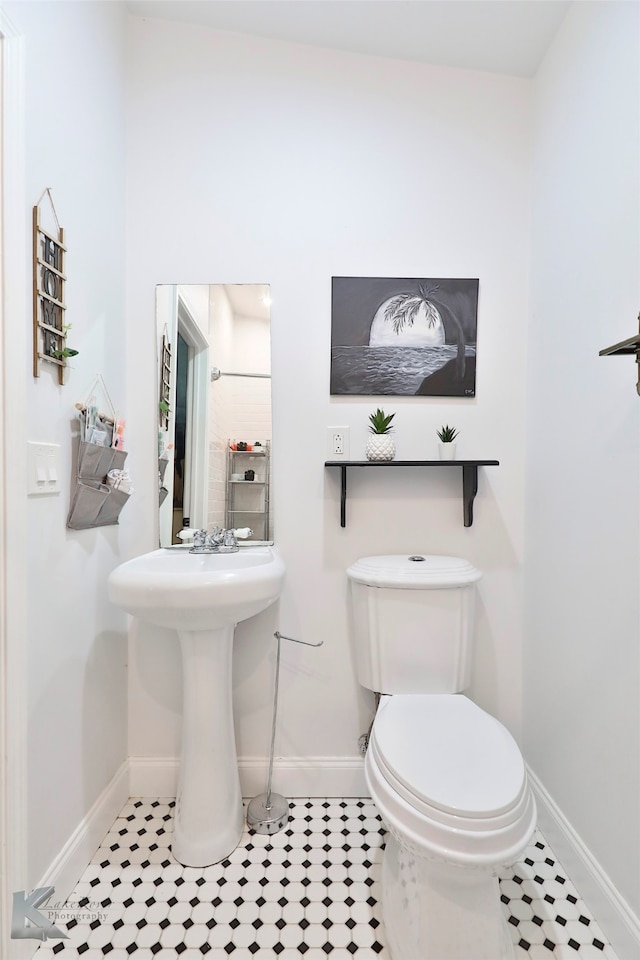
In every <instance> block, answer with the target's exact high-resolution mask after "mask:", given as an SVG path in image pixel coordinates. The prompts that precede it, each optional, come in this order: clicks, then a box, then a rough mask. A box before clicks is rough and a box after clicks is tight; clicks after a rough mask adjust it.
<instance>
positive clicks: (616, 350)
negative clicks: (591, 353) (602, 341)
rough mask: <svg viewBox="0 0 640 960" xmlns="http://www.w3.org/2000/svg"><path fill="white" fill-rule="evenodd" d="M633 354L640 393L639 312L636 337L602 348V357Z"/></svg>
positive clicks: (638, 391)
mask: <svg viewBox="0 0 640 960" xmlns="http://www.w3.org/2000/svg"><path fill="white" fill-rule="evenodd" d="M627 354H632V355H634V356H635V358H636V364H637V365H638V377H637V382H636V391H637V393H638V394H640V313H639V314H638V333H637V334H636V335H635V337H629V339H628V340H621V341H620V343H614V344H613V346H612V347H605V348H604V350H601V351H600V353H599V356H601V357H622V356H625V355H627Z"/></svg>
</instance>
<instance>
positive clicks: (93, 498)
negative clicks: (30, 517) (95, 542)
mask: <svg viewBox="0 0 640 960" xmlns="http://www.w3.org/2000/svg"><path fill="white" fill-rule="evenodd" d="M98 386H99V387H101V388H102V390H103V392H104V395H105V399H106V401H107V404H108V407H109V410H108V412H102V411H99V410H98V407H97V405H96V402H95V396H94V390H95V388H96V387H98ZM76 407H77V408H78V410H79V411H80V413H79V419H80V438H79V440H78V453H77V461H76V486H75V491H74V494H73V497H72V499H71V507H70V509H69V516H68V518H67V527H68V528H69V529H70V530H87V529H89V528H91V527H105V526H110V525H112V524H115V523H118V518H119V516H120V511H121V510H122V508H123V507H124V505H125V503H126V502H127V500H128V499H129V496H130V492H129V490H130V486H129V479H128V476H126V474H125V472H124V464H125V460H126V459H127V454H126V452H125V451H124V450H123V449H122V448H121V447H119V446H118V442H119V440H118V438H119V433H118V426H119V424H123V423H124V421H121V420H118V418H117V417H116V411H115V408H114V406H113V404H112V402H111V398H110V396H109V392H108V390H107V388H106V385H105V382H104V380H103V379H102V376H101V375H100V374H98V376H97V377H96V378H95V380H94V381H93V383H92V385H91V387H90V388H89V390H88V394H87V399H86V400H85V401H84V402H83V403H77V404H76ZM96 441H99V442H96ZM114 441H115V445H114ZM111 471H115V473H111Z"/></svg>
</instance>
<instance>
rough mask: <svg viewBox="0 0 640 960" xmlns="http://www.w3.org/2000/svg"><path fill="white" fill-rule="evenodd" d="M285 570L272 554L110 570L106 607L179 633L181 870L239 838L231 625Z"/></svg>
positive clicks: (149, 556) (271, 594)
mask: <svg viewBox="0 0 640 960" xmlns="http://www.w3.org/2000/svg"><path fill="white" fill-rule="evenodd" d="M283 580H284V563H283V562H282V559H281V558H280V555H279V554H278V552H277V551H276V550H274V549H273V547H268V546H255V547H253V546H251V547H242V548H241V550H239V551H238V553H189V551H188V550H154V551H153V553H146V554H144V555H143V556H141V557H136V558H135V559H134V560H129V561H128V562H127V563H123V564H121V566H119V567H117V568H116V569H115V570H114V571H113V572H112V574H111V576H110V577H109V599H110V600H111V602H112V603H115V604H116V606H118V607H121V608H122V609H123V610H126V611H127V613H130V614H132V615H133V616H134V617H138V618H139V619H140V620H144V621H146V622H147V623H151V624H153V625H155V626H160V627H168V628H170V629H173V630H176V631H177V632H178V637H179V640H180V649H181V651H182V688H183V697H182V750H181V756H180V774H179V778H178V790H177V798H176V809H175V822H174V831H173V843H172V845H171V851H172V853H173V855H174V857H175V858H176V860H178V861H179V862H180V863H183V864H185V866H190V867H206V866H208V865H209V864H212V863H218V862H219V861H220V860H224V859H225V857H228V856H229V854H230V853H232V852H233V850H234V849H235V848H236V846H237V845H238V842H239V840H240V837H241V835H242V827H243V809H242V795H241V793H240V777H239V774H238V760H237V755H236V743H235V734H234V728H233V702H232V697H231V692H232V666H233V632H234V629H235V625H236V623H238V622H239V621H240V620H247V619H249V617H253V616H255V615H256V614H257V613H260V612H261V611H262V610H265V609H266V608H267V607H269V606H270V605H271V604H272V603H274V602H275V601H276V600H277V599H278V597H279V596H280V591H281V589H282V583H283Z"/></svg>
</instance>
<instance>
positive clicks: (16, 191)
mask: <svg viewBox="0 0 640 960" xmlns="http://www.w3.org/2000/svg"><path fill="white" fill-rule="evenodd" d="M0 42H1V43H2V91H1V94H0V98H1V101H2V108H1V109H2V119H1V146H0V164H1V176H0V180H1V191H2V195H1V198H0V206H1V221H2V222H1V228H0V274H1V276H0V279H1V287H2V296H1V297H0V369H1V371H2V389H1V390H0V441H1V442H0V478H1V482H2V492H1V493H0V702H1V706H0V875H1V876H2V878H3V880H4V882H3V884H2V895H1V896H0V955H1V956H2V957H6V958H7V960H20V958H24V957H29V956H31V955H32V954H33V952H34V949H35V947H36V946H37V942H36V941H27V940H12V939H11V908H12V893H13V892H16V891H19V890H28V889H29V879H30V878H29V877H28V846H27V844H28V836H27V716H28V699H27V698H28V682H27V636H28V633H27V630H28V618H27V574H28V565H27V540H28V536H27V519H28V517H27V499H26V492H25V491H26V473H27V472H26V431H27V426H28V417H27V409H26V402H27V401H26V395H27V391H26V385H27V377H28V375H27V372H26V371H27V370H28V369H29V355H28V349H29V347H28V340H27V326H28V324H27V316H28V313H27V310H28V303H27V276H26V273H27V264H28V263H29V261H30V256H29V242H28V231H27V213H26V211H27V204H26V191H25V146H24V126H25V96H24V39H23V37H21V36H20V34H19V32H18V31H17V30H16V29H15V27H14V26H13V24H12V23H11V21H10V20H9V18H8V17H7V15H6V13H5V12H4V11H3V10H2V9H1V8H0Z"/></svg>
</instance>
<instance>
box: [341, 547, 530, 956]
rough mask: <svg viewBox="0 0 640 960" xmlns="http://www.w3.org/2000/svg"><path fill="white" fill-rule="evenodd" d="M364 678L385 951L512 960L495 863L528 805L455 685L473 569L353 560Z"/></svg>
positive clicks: (524, 834)
mask: <svg viewBox="0 0 640 960" xmlns="http://www.w3.org/2000/svg"><path fill="white" fill-rule="evenodd" d="M348 575H349V578H350V580H351V588H352V590H351V601H352V613H353V630H354V636H355V644H356V661H357V665H358V677H359V679H360V682H361V683H362V684H363V685H364V686H367V687H369V688H370V689H374V690H377V691H378V692H380V693H381V694H382V696H381V698H380V703H379V707H378V711H377V713H376V717H375V720H374V723H373V727H372V730H371V734H370V738H369V746H368V750H367V754H366V757H365V776H366V780H367V784H368V787H369V790H370V793H371V797H372V799H373V801H374V803H375V804H376V807H377V809H378V812H379V813H380V816H381V817H382V820H383V822H384V824H385V826H386V828H387V831H388V832H387V840H386V845H385V852H384V858H383V868H382V898H381V899H382V912H383V919H384V925H385V933H386V939H387V943H388V945H389V950H390V953H391V956H392V958H393V960H512V958H513V956H514V948H513V945H512V942H511V938H510V936H509V931H508V928H507V925H506V922H505V919H504V916H503V912H502V908H501V904H500V896H499V888H498V871H499V870H500V869H501V868H504V867H505V866H509V865H511V864H512V863H514V862H515V861H516V860H517V859H518V858H519V857H520V856H521V854H522V852H523V851H524V849H525V848H526V846H527V844H528V843H529V841H530V839H531V836H532V834H533V831H534V829H535V822H536V808H535V801H534V799H533V795H532V793H531V789H530V787H529V784H528V781H527V775H526V770H525V766H524V762H523V759H522V756H521V754H520V751H519V749H518V746H517V744H516V742H515V740H514V739H513V737H512V736H511V734H510V733H509V732H508V731H507V730H506V729H505V727H503V726H502V724H501V723H499V721H498V720H496V719H495V717H492V716H491V715H490V714H488V713H486V712H485V711H484V710H482V709H481V708H480V707H479V706H477V704H475V703H473V701H472V700H470V699H469V698H468V697H466V696H464V695H463V694H462V692H461V691H462V690H463V689H465V688H466V686H467V685H468V682H469V676H470V653H471V647H472V642H471V641H472V630H473V607H474V593H475V585H476V583H477V581H478V580H479V579H480V576H481V575H480V573H479V571H477V570H475V568H474V567H472V566H471V565H470V564H469V563H468V562H467V561H464V560H459V559H458V558H455V557H431V556H424V557H417V556H416V557H367V558H364V560H359V561H357V563H355V564H354V565H353V566H352V567H350V568H349V570H348Z"/></svg>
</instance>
